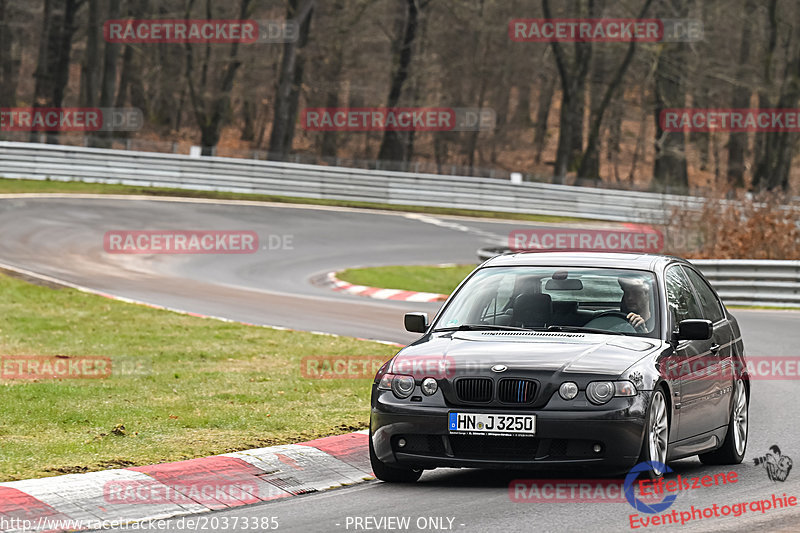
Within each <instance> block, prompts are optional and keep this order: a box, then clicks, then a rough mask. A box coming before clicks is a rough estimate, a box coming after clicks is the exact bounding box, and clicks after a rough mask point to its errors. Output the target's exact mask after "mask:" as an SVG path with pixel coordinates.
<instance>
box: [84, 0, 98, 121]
mask: <svg viewBox="0 0 800 533" xmlns="http://www.w3.org/2000/svg"><path fill="white" fill-rule="evenodd" d="M87 10H88V22H87V25H86V51H85V52H84V59H83V64H82V65H81V88H80V103H81V106H83V107H95V106H96V104H97V96H98V94H99V90H98V87H99V85H100V80H99V74H100V72H101V69H100V1H99V0H89V1H88V6H87Z"/></svg>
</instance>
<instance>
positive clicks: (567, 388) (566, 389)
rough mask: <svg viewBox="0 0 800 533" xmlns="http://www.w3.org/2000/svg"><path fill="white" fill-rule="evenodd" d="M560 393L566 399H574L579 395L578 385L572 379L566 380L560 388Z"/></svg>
mask: <svg viewBox="0 0 800 533" xmlns="http://www.w3.org/2000/svg"><path fill="white" fill-rule="evenodd" d="M558 394H559V395H560V396H561V397H562V398H564V399H565V400H572V399H573V398H575V396H577V395H578V385H576V384H575V383H573V382H571V381H566V382H564V383H562V384H561V386H560V387H559V388H558Z"/></svg>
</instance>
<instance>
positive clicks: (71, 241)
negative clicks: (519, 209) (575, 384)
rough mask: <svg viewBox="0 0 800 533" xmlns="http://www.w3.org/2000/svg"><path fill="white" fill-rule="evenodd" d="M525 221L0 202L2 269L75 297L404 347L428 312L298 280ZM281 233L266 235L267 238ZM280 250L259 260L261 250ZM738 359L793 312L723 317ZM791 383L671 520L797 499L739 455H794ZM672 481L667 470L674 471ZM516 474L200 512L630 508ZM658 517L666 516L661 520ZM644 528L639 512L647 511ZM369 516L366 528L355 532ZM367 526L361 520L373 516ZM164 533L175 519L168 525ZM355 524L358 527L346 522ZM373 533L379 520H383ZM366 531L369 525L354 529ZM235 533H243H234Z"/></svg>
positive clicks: (381, 515)
mask: <svg viewBox="0 0 800 533" xmlns="http://www.w3.org/2000/svg"><path fill="white" fill-rule="evenodd" d="M523 225H527V226H530V224H525V223H517V222H493V221H486V220H473V219H456V218H448V217H439V216H421V215H410V214H403V213H383V212H375V211H363V210H348V209H333V208H318V207H307V206H290V205H284V204H280V205H279V204H261V205H256V204H251V203H247V202H241V203H236V202H229V203H219V202H212V201H176V200H174V199H173V200H168V199H164V200H156V199H148V200H134V199H121V198H109V197H101V198H90V197H86V198H78V197H70V198H62V197H53V198H25V197H17V198H2V199H0V231H1V232H2V236H3V238H2V239H0V262H2V263H4V264H7V265H11V266H15V267H18V268H23V269H27V270H31V271H34V272H36V273H40V274H45V275H49V276H52V277H55V278H58V279H61V280H66V281H69V282H71V283H75V284H78V285H83V286H87V287H90V288H93V289H96V290H100V291H104V292H108V293H111V294H115V295H118V296H124V297H128V298H133V299H136V300H141V301H146V302H149V303H153V304H158V305H163V306H168V307H173V308H179V309H185V310H188V311H192V312H197V313H202V314H208V315H214V316H220V317H226V318H230V319H235V320H241V321H245V322H251V323H257V324H265V325H275V326H283V327H288V328H294V329H303V330H312V331H324V332H329V333H336V334H343V335H351V336H356V337H365V338H371V339H379V340H385V341H393V342H399V343H405V342H408V341H410V340H412V339H413V338H414V336H413V335H411V334H408V333H406V332H404V331H403V330H402V315H403V313H404V312H406V311H408V310H421V311H427V312H429V313H431V314H433V313H434V312H435V311H436V309H437V307H438V304H416V303H405V302H389V301H379V300H373V299H369V298H362V297H358V296H349V295H345V294H339V293H336V292H333V291H331V290H329V289H327V288H323V287H319V286H316V285H313V284H312V283H311V282H310V280H311V279H312V278H314V277H315V276H319V275H321V274H324V273H326V272H330V271H334V270H339V269H343V268H346V267H352V266H375V265H392V264H432V263H474V262H476V254H475V251H476V249H477V248H479V247H481V246H484V245H487V244H496V243H501V242H503V241H504V240H505V239H506V237H507V235H508V233H509V231H511V230H512V229H515V228H519V227H521V226H523ZM155 229H158V230H198V229H203V230H250V231H255V232H256V233H258V235H259V238H260V241H261V243H262V245H266V249H261V250H259V251H258V252H257V253H254V254H240V255H125V254H109V253H107V252H106V251H105V250H104V248H103V236H104V234H105V232H107V231H110V230H155ZM270 235H274V236H281V237H280V238H273V239H270V238H269V236H270ZM284 236H291V237H290V238H289V240H290V241H291V247H288V246H287V247H283V248H280V247H279V248H278V249H269V244H270V242H273V243H275V242H277V241H278V240H280V239H284V241H282V242H288V241H287V240H286V238H285V237H284ZM734 313H735V314H736V316H737V318H738V319H739V322H740V324H741V326H742V330H743V334H744V340H745V345H746V348H747V351H748V353H749V354H750V355H770V356H796V355H798V353H799V352H800V328H798V325H800V313H795V312H779V311H745V310H737V311H734ZM798 393H800V386H799V385H798V382H797V381H791V380H785V381H756V382H754V383H753V394H752V399H751V403H750V438H749V442H748V451H747V456H746V458H745V462H744V463H742V464H741V465H739V466H737V467H735V468H733V470H735V471H736V472H737V473H738V482H737V483H735V484H731V485H727V486H720V487H711V488H702V489H698V490H694V491H688V492H682V493H681V494H680V495H679V496H678V499H677V500H676V502H675V503H674V505H673V507H672V509H675V510H677V511H679V512H680V511H687V510H689V509H690V508H691V506H695V507H696V508H700V507H708V506H712V505H713V504H718V505H719V506H723V505H731V504H734V503H742V502H751V501H753V500H757V499H764V498H771V496H772V495H773V494H776V495H777V496H782V495H783V494H784V493H786V494H787V496H792V495H794V496H797V495H800V471H794V472H792V473H791V474H790V475H789V477H788V479H787V480H786V481H785V482H774V481H771V480H770V479H769V478H768V477H767V474H766V471H765V470H764V469H763V468H762V467H760V466H754V464H753V459H754V458H755V457H757V456H760V455H763V454H764V453H766V452H767V451H768V448H769V447H770V446H771V445H773V444H777V445H779V446H780V448H781V450H782V452H783V453H784V454H785V455H788V456H789V457H793V458H794V459H795V460H798V459H799V458H800V447H798V443H799V442H800V424H799V423H798V422H800V415H798V408H797V406H798V401H797V396H798ZM671 466H672V467H673V469H674V470H675V472H676V473H679V474H681V475H684V476H703V475H706V474H714V473H718V472H723V471H728V470H730V468H728V467H707V466H703V465H701V464H700V462H699V461H698V460H696V459H689V460H683V461H679V462H676V463H673V464H672V465H671ZM673 475H674V474H673ZM530 477H532V475H531V474H530V473H525V472H508V473H496V472H485V471H476V470H436V471H433V472H426V473H425V474H423V476H422V479H421V480H420V482H419V483H417V484H415V485H406V486H400V485H387V484H384V483H380V482H377V481H373V482H367V483H363V484H360V485H356V486H352V487H348V488H343V489H338V490H333V491H329V492H324V493H319V494H310V495H306V496H300V497H296V498H290V499H286V500H282V501H281V500H279V501H274V502H269V503H264V504H259V505H253V506H249V507H244V508H237V509H235V510H229V511H221V512H217V513H214V516H218V517H264V516H274V517H277V519H278V523H279V524H280V527H279V530H280V531H365V530H373V531H374V530H383V531H386V530H389V529H387V528H386V527H383V528H380V524H381V523H380V522H378V521H379V520H381V519H386V518H388V517H408V518H409V520H410V522H409V523H410V527H409V530H411V531H418V530H423V531H559V532H561V531H593V532H600V531H624V530H631V524H630V522H629V516H630V515H631V514H633V513H634V509H633V508H632V507H631V506H630V505H629V504H628V503H517V502H513V501H512V500H511V498H510V496H509V482H510V481H512V480H514V479H518V478H530ZM672 509H670V511H671V510H672ZM647 516H649V515H647ZM367 517H370V520H366V518H367ZM373 518H374V519H375V521H373V520H372V519H373ZM170 524H171V526H172V527H173V529H172V530H176V529H174V527H176V526H177V524H178V520H173V521H171V522H170ZM359 524H360V525H361V527H358V525H359ZM797 524H800V507H793V508H790V509H788V510H779V511H773V510H770V511H767V512H766V513H761V512H758V511H750V510H748V511H747V512H746V513H744V514H743V515H741V516H739V517H733V516H728V517H724V518H714V519H703V520H699V521H691V522H688V523H687V524H686V525H683V526H650V527H647V528H645V527H640V528H639V529H638V530H648V531H650V530H657V531H666V530H671V531H672V530H674V531H709V530H714V531H740V530H752V529H756V528H760V529H762V530H764V531H796V530H797V528H798V526H797ZM383 525H384V526H385V525H386V523H385V522H384V523H383ZM368 528H369V529H368ZM242 531H244V530H242Z"/></svg>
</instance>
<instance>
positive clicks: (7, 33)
mask: <svg viewBox="0 0 800 533" xmlns="http://www.w3.org/2000/svg"><path fill="white" fill-rule="evenodd" d="M11 18H12V17H11V14H10V13H9V9H8V6H7V0H0V107H14V106H15V105H16V101H17V83H18V81H19V66H20V64H21V60H20V57H19V54H14V40H15V36H14V33H13V32H12V30H11V26H10V24H9V23H10V21H11Z"/></svg>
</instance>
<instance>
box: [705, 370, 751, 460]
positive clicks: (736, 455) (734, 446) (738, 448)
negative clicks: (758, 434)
mask: <svg viewBox="0 0 800 533" xmlns="http://www.w3.org/2000/svg"><path fill="white" fill-rule="evenodd" d="M749 408H750V397H749V396H748V394H747V387H746V386H745V384H744V381H743V380H742V379H737V380H736V382H735V383H734V385H733V402H732V404H731V416H730V420H729V421H728V432H727V434H726V435H725V441H724V442H723V443H722V446H720V447H719V448H717V449H716V450H714V451H713V452H708V453H701V454H700V455H699V456H698V457H700V462H702V463H703V464H704V465H738V464H739V463H741V462H742V459H744V453H745V451H746V450H747V435H748V433H749V429H750V424H749Z"/></svg>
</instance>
